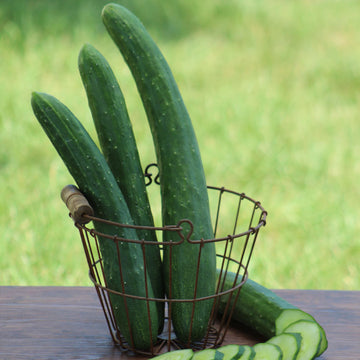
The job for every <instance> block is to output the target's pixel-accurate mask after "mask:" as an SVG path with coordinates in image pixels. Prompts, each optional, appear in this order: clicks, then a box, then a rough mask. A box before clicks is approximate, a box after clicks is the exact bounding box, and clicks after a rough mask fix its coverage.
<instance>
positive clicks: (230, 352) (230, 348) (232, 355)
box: [217, 345, 249, 360]
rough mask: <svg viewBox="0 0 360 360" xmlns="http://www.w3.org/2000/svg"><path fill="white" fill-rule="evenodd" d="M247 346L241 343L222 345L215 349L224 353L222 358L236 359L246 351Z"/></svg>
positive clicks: (226, 359)
mask: <svg viewBox="0 0 360 360" xmlns="http://www.w3.org/2000/svg"><path fill="white" fill-rule="evenodd" d="M247 347H248V346H243V345H224V346H221V347H219V348H218V349H217V350H218V351H219V352H221V353H223V354H224V357H223V360H238V359H239V358H240V357H241V356H242V355H243V354H244V353H245V352H246V350H247V349H246V348H247ZM247 352H249V351H247Z"/></svg>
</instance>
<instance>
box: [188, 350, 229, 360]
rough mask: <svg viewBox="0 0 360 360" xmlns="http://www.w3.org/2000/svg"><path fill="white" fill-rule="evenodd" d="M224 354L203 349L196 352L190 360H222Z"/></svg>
mask: <svg viewBox="0 0 360 360" xmlns="http://www.w3.org/2000/svg"><path fill="white" fill-rule="evenodd" d="M223 358H224V354H223V353H221V352H219V351H217V350H216V349H205V350H200V351H198V352H196V353H195V354H194V355H193V357H192V359H191V360H222V359H223Z"/></svg>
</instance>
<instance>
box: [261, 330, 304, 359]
mask: <svg viewBox="0 0 360 360" xmlns="http://www.w3.org/2000/svg"><path fill="white" fill-rule="evenodd" d="M301 339H302V338H301V335H300V334H299V333H293V334H291V333H283V334H280V335H276V336H274V337H272V338H271V339H269V340H268V341H267V343H268V344H274V345H277V346H279V347H280V349H281V351H282V353H283V360H295V359H296V356H297V354H298V353H299V350H300V347H301Z"/></svg>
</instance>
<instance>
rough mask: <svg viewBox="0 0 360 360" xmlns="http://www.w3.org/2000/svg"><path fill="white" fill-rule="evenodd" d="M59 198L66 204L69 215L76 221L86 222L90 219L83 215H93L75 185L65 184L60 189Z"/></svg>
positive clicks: (91, 209) (89, 206) (92, 211)
mask: <svg viewBox="0 0 360 360" xmlns="http://www.w3.org/2000/svg"><path fill="white" fill-rule="evenodd" d="M61 199H62V201H63V202H64V203H65V204H66V206H67V208H68V209H69V211H70V214H71V217H72V218H73V220H74V222H76V223H79V224H86V223H88V222H89V221H90V219H87V218H86V217H84V215H90V216H93V215H94V210H93V208H92V207H91V205H90V204H89V202H88V201H87V199H86V197H85V196H84V195H83V194H82V193H81V192H80V190H79V189H78V188H77V187H76V186H75V185H66V186H65V187H64V188H63V189H62V190H61Z"/></svg>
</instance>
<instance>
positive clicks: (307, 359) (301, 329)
mask: <svg viewBox="0 0 360 360" xmlns="http://www.w3.org/2000/svg"><path fill="white" fill-rule="evenodd" d="M284 333H299V334H300V335H301V346H300V350H299V353H298V355H297V357H296V360H311V359H315V357H316V356H317V355H318V354H319V350H320V345H321V340H322V336H323V335H322V331H321V327H320V326H319V325H318V324H317V323H316V322H314V321H309V320H299V321H296V322H294V323H293V324H291V325H289V326H288V327H287V328H286V329H285V330H284Z"/></svg>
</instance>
